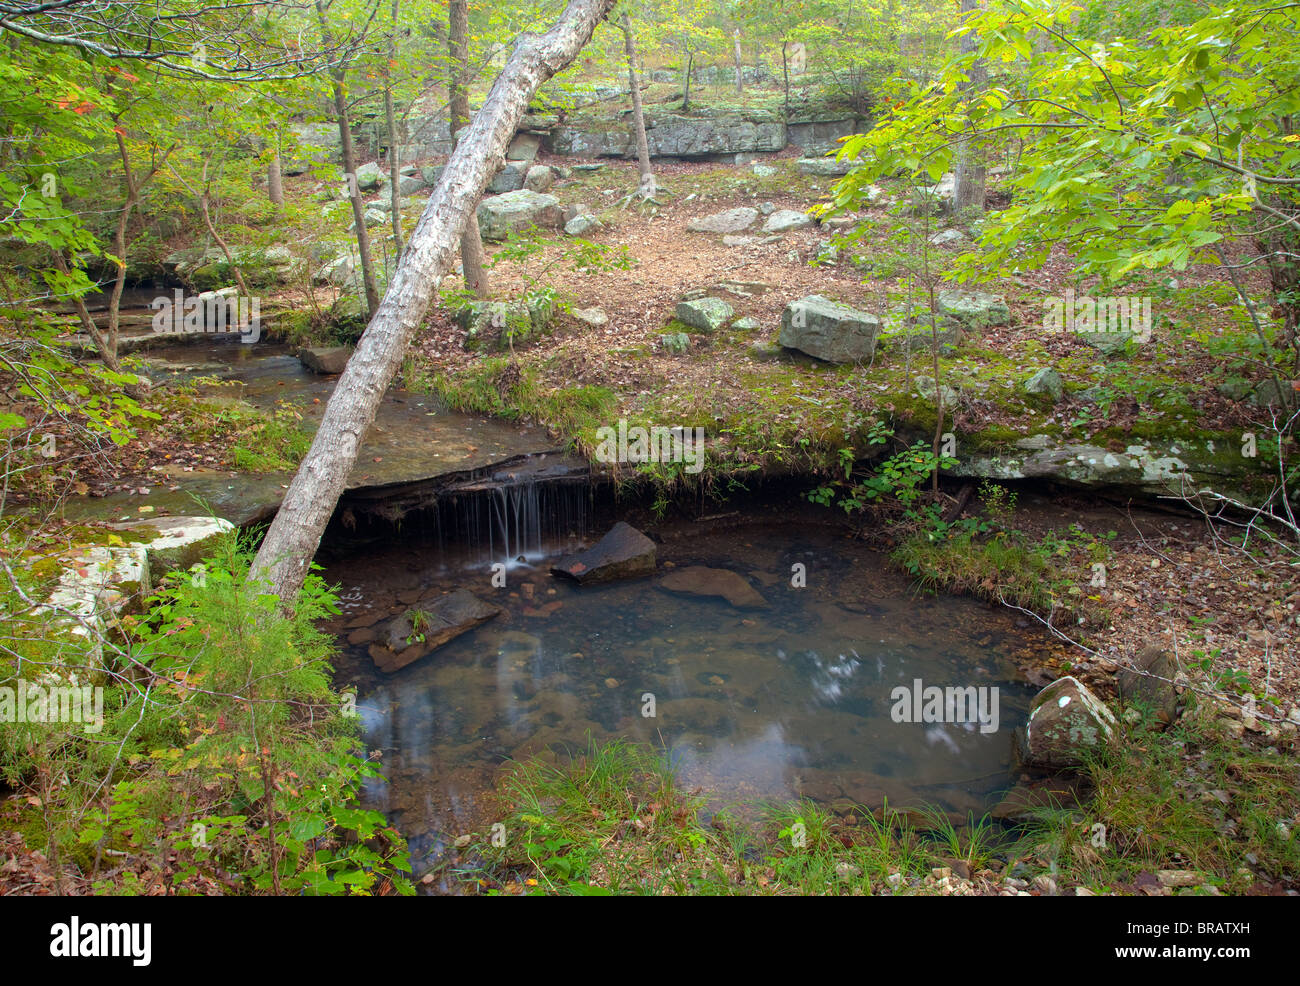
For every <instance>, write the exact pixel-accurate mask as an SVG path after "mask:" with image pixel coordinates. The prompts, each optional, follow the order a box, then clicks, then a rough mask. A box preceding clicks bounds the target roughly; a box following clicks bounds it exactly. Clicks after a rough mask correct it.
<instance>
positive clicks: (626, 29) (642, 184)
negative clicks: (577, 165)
mask: <svg viewBox="0 0 1300 986" xmlns="http://www.w3.org/2000/svg"><path fill="white" fill-rule="evenodd" d="M619 26H620V27H622V29H623V51H624V53H625V54H626V55H627V84H628V89H630V90H631V93H632V126H633V129H634V130H635V131H636V161H637V169H638V170H639V172H640V175H641V178H640V181H639V182H638V184H637V196H638V197H640V198H642V199H653V198H654V197H655V195H656V194H657V193H658V190H659V189H658V186H657V185H656V183H655V173H654V169H653V168H652V167H651V165H650V141H649V140H647V139H646V135H645V113H644V112H643V110H642V108H641V79H640V78H639V77H638V75H637V71H636V36H635V35H634V34H633V33H632V15H631V13H630V12H629V11H628V9H627V6H626V5H625V6H624V7H623V16H622V17H621V18H619Z"/></svg>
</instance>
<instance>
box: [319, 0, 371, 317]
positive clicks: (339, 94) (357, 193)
mask: <svg viewBox="0 0 1300 986" xmlns="http://www.w3.org/2000/svg"><path fill="white" fill-rule="evenodd" d="M316 18H317V20H318V21H319V22H320V34H321V41H322V42H323V43H324V45H325V47H327V48H332V47H333V46H334V37H333V35H332V34H331V32H330V29H329V22H328V21H326V19H325V6H324V4H323V3H322V0H316ZM346 81H347V80H346V78H345V75H344V68H343V66H342V64H340V65H338V66H337V67H336V68H334V69H331V70H330V82H331V86H332V88H333V90H334V115H335V117H337V118H338V123H339V145H340V147H341V148H342V151H343V174H344V175H346V176H347V177H346V178H345V179H344V180H345V181H346V182H347V183H348V199H349V201H350V202H351V203H352V222H353V224H354V225H355V227H356V237H357V254H358V256H359V258H360V261H361V284H362V286H363V288H364V289H365V292H366V312H367V314H369V315H370V317H371V318H374V316H375V309H376V308H378V307H379V288H377V287H376V286H375V271H374V266H373V265H372V264H371V262H370V234H369V233H367V232H366V207H365V205H364V204H363V203H362V201H361V188H360V187H359V186H358V184H357V152H356V148H355V147H354V146H353V144H352V124H351V122H350V121H349V120H348V100H347V87H346Z"/></svg>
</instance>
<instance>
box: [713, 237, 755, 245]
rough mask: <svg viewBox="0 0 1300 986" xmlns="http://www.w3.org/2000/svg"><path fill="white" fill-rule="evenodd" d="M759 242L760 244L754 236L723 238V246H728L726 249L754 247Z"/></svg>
mask: <svg viewBox="0 0 1300 986" xmlns="http://www.w3.org/2000/svg"><path fill="white" fill-rule="evenodd" d="M757 242H758V240H757V239H756V238H755V237H753V236H744V235H741V236H730V235H728V236H724V237H723V238H722V245H723V246H726V247H743V246H753V245H754V244H755V243H757Z"/></svg>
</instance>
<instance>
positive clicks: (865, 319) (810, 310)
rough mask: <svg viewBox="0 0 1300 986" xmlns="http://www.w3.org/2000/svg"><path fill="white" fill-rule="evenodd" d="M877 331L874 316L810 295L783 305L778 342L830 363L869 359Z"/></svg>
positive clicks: (873, 348) (879, 326)
mask: <svg viewBox="0 0 1300 986" xmlns="http://www.w3.org/2000/svg"><path fill="white" fill-rule="evenodd" d="M880 330H881V322H880V319H879V318H877V317H876V316H875V315H872V314H870V313H868V312H862V311H858V310H857V309H854V308H850V307H848V306H847V305H841V304H838V303H837V302H834V301H830V300H829V299H827V298H823V297H822V296H821V295H815V294H813V295H808V296H807V297H805V298H800V299H799V300H798V301H792V302H791V303H790V304H788V305H786V307H785V311H784V312H783V313H782V314H781V335H780V343H781V345H782V346H785V347H786V348H787V349H797V350H799V351H800V352H803V353H807V354H808V355H809V356H815V357H817V358H818V359H821V360H826V361H827V362H830V363H850V362H854V361H857V360H869V359H871V356H872V354H873V353H875V351H876V339H877V338H878V337H879V335H880Z"/></svg>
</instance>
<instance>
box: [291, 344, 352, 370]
mask: <svg viewBox="0 0 1300 986" xmlns="http://www.w3.org/2000/svg"><path fill="white" fill-rule="evenodd" d="M351 355H352V347H351V346H329V347H324V346H303V347H302V348H301V349H299V350H298V359H299V361H300V362H301V363H302V365H303V366H305V367H307V369H309V370H311V371H312V373H324V374H332V373H342V372H343V370H344V368H345V367H346V366H347V365H348V358H349V357H350V356H351Z"/></svg>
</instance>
